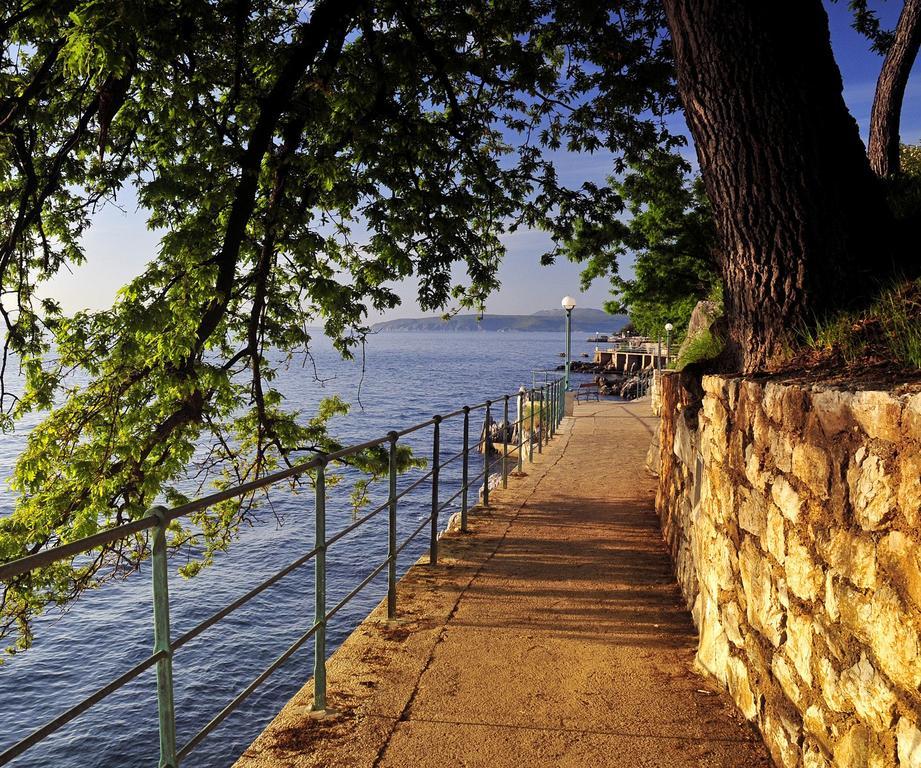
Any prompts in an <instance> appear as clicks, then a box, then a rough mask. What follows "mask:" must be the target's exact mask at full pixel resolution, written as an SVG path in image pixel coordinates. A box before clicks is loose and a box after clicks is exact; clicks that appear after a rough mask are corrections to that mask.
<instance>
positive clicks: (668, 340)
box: [665, 323, 675, 367]
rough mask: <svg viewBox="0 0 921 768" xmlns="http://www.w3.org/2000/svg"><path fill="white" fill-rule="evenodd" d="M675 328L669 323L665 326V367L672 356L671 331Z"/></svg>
mask: <svg viewBox="0 0 921 768" xmlns="http://www.w3.org/2000/svg"><path fill="white" fill-rule="evenodd" d="M674 330H675V326H674V325H672V324H671V323H666V324H665V366H666V367H668V361H669V358H670V357H671V354H672V331H674Z"/></svg>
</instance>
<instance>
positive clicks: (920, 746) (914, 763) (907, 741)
mask: <svg viewBox="0 0 921 768" xmlns="http://www.w3.org/2000/svg"><path fill="white" fill-rule="evenodd" d="M895 738H896V743H897V745H898V755H899V768H921V731H919V730H918V725H917V723H916V722H915V721H914V720H911V719H910V718H908V717H900V718H899V722H898V725H896V727H895Z"/></svg>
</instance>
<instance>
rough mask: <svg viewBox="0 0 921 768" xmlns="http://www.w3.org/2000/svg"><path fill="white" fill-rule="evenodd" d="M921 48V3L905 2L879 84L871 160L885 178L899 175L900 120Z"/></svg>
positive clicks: (869, 149) (872, 117)
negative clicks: (909, 79) (919, 48)
mask: <svg viewBox="0 0 921 768" xmlns="http://www.w3.org/2000/svg"><path fill="white" fill-rule="evenodd" d="M919 46H921V0H905V5H903V6H902V12H901V14H900V15H899V22H898V24H896V27H895V35H894V37H893V40H892V45H890V46H889V50H888V51H887V52H886V58H885V59H884V60H883V68H882V70H881V71H880V73H879V80H877V82H876V95H875V96H874V97H873V111H872V112H871V113H870V139H869V142H868V144H867V157H869V158H870V167H872V168H873V170H874V171H875V172H876V173H877V174H878V175H879V176H882V177H886V176H890V175H892V174H894V173H898V172H899V120H900V117H901V114H902V100H903V99H904V97H905V86H906V85H908V75H909V74H910V73H911V68H912V65H913V64H914V63H915V58H916V57H917V55H918V47H919Z"/></svg>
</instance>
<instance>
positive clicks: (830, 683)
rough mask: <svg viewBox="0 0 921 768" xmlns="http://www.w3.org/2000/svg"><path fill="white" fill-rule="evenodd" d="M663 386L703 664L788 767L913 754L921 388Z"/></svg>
mask: <svg viewBox="0 0 921 768" xmlns="http://www.w3.org/2000/svg"><path fill="white" fill-rule="evenodd" d="M660 393H661V403H662V406H661V408H662V422H661V425H660V445H661V447H662V448H661V451H660V464H659V489H658V494H657V499H656V506H657V511H658V513H659V516H660V519H661V521H662V529H663V535H664V536H665V539H666V541H667V543H668V546H669V549H670V551H671V553H672V557H673V560H674V563H675V570H676V574H677V576H678V581H679V584H680V585H681V588H682V591H683V592H684V595H685V598H686V599H687V601H688V604H689V606H690V607H691V609H692V615H693V618H694V622H695V624H696V625H697V627H698V630H699V633H700V640H699V647H698V652H697V663H698V665H699V667H700V668H701V670H702V671H704V672H705V673H706V674H708V675H710V676H712V677H713V678H714V679H716V680H717V681H719V683H720V684H721V685H723V686H724V687H725V688H726V689H727V690H728V691H729V693H730V695H731V696H732V698H733V700H734V701H735V703H736V705H737V706H738V708H739V710H740V712H741V713H742V714H743V715H744V716H745V717H746V718H748V719H749V720H750V721H752V722H753V723H754V724H755V725H756V726H757V727H758V728H759V729H760V730H761V732H762V734H763V735H764V738H765V741H766V743H767V745H768V747H769V749H770V750H771V753H772V755H773V757H774V760H775V762H776V763H777V764H778V765H782V766H786V767H788V768H792V767H793V766H809V768H813V767H815V768H818V767H819V766H829V765H836V766H854V767H855V768H856V766H912V768H921V529H919V527H918V522H919V517H921V394H901V395H900V394H895V393H887V392H868V391H861V392H847V391H841V390H836V389H832V388H827V387H820V386H814V385H803V384H797V383H777V382H762V381H755V380H746V379H740V378H727V377H717V376H710V377H705V378H704V380H703V399H702V401H701V402H700V403H699V406H697V407H695V406H692V405H691V403H692V402H693V399H692V397H691V396H690V394H689V393H688V392H687V390H686V389H684V387H683V386H682V384H681V381H680V377H679V376H678V375H677V374H668V373H667V374H665V375H664V376H663V377H662V379H661V385H660Z"/></svg>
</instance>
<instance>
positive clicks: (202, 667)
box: [0, 323, 595, 768]
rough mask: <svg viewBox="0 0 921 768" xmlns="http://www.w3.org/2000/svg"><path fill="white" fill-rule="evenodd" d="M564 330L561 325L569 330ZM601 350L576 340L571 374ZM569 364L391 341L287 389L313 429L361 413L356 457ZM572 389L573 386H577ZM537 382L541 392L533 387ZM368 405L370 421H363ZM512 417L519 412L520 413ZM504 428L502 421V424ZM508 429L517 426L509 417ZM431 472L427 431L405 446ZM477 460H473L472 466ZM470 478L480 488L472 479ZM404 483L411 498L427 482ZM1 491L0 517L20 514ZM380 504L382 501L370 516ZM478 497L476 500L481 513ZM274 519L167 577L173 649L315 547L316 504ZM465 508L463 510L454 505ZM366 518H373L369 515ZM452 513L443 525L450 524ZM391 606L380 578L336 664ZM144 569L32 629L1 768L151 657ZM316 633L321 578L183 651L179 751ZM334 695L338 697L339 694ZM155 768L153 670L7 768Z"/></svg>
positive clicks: (408, 503)
mask: <svg viewBox="0 0 921 768" xmlns="http://www.w3.org/2000/svg"><path fill="white" fill-rule="evenodd" d="M561 325H562V323H561ZM594 346H595V345H594V344H590V343H588V342H586V341H584V338H583V335H582V334H575V335H574V338H573V358H574V359H579V358H580V355H581V353H583V352H590V351H591V350H592V349H593V348H594ZM563 349H564V339H563V331H562V328H561V329H560V333H558V334H547V333H497V332H491V333H489V332H481V333H381V334H377V335H374V336H372V337H371V338H370V339H369V341H368V343H367V347H366V355H365V360H364V371H363V372H362V364H361V361H360V360H356V361H343V360H342V359H341V358H340V357H339V356H338V354H337V353H336V352H335V351H334V350H333V348H332V346H331V345H330V343H329V342H328V341H327V340H325V339H323V338H322V337H320V338H318V339H317V340H316V341H315V343H314V346H313V348H312V350H311V353H312V357H313V361H314V363H315V367H316V373H317V374H319V377H320V379H321V380H318V379H317V375H315V372H314V364H313V363H309V364H307V365H302V364H300V362H299V363H297V364H294V365H292V366H290V367H288V368H286V369H284V370H282V372H281V373H280V376H279V380H278V387H279V389H281V390H282V392H284V394H285V395H286V397H287V398H288V401H289V403H291V404H292V405H293V406H294V407H296V408H299V409H301V410H303V411H304V412H305V414H309V413H310V412H311V410H312V409H313V408H314V407H315V405H316V403H317V402H318V401H319V400H320V398H322V397H324V396H328V395H333V394H338V395H340V396H341V397H343V398H344V399H345V400H346V401H349V402H351V403H352V410H351V412H350V413H349V414H348V415H347V416H344V417H341V418H338V419H336V420H335V421H334V422H333V426H332V429H333V432H334V433H335V434H336V435H337V436H338V437H340V438H341V439H342V440H343V441H344V442H346V443H347V444H354V443H359V442H362V441H365V440H369V439H372V438H375V437H378V436H381V435H384V434H386V433H387V432H388V431H389V430H392V429H401V428H403V427H407V426H410V425H412V424H415V423H418V422H421V421H425V420H427V419H429V418H431V417H432V416H433V415H435V414H438V413H447V412H450V411H453V410H455V409H457V408H459V407H461V406H463V405H465V404H470V405H473V404H476V403H480V402H482V401H484V400H486V399H489V398H496V397H498V396H500V395H502V394H505V393H513V392H515V391H517V390H518V388H519V387H520V386H522V385H524V386H531V385H532V382H533V381H534V378H533V374H532V371H534V370H545V369H553V368H555V367H556V366H557V365H559V364H560V362H561V359H560V353H561V352H562V350H563ZM574 378H575V377H574ZM542 380H543V377H542V376H538V377H537V381H542ZM359 400H360V405H359ZM512 402H513V403H514V400H513V401H512ZM497 413H498V415H499V417H500V418H501V409H500V410H499V411H498V412H497ZM512 418H514V414H512ZM481 426H482V415H481V412H480V413H478V414H477V416H476V418H475V419H474V418H473V417H471V429H470V431H471V436H472V439H475V437H473V436H476V435H478V434H479V430H480V428H481ZM28 427H29V424H23V425H20V427H19V429H18V431H17V432H16V433H15V434H13V435H8V436H5V437H4V438H3V442H2V443H0V477H8V476H9V474H10V469H11V467H12V465H13V462H14V461H15V458H16V455H17V453H18V451H19V450H21V447H22V445H23V442H24V439H25V433H26V432H27V430H28ZM461 430H462V422H461V419H460V418H456V419H452V420H450V421H448V422H446V423H445V424H444V425H443V426H442V445H441V455H442V456H443V457H444V458H445V459H447V458H448V457H449V456H452V455H454V454H455V453H457V452H458V451H459V450H460V447H461V435H462V431H461ZM406 442H408V443H410V444H412V445H413V446H414V447H415V449H416V450H417V451H418V453H419V454H420V455H422V456H424V457H426V458H427V459H428V458H430V453H431V429H430V428H429V429H425V430H421V431H419V432H417V433H414V434H413V435H411V436H408V437H407V438H406ZM477 458H478V457H477ZM473 467H477V469H476V472H478V471H479V466H478V462H472V463H471V475H473V474H475V472H474V470H473ZM424 471H425V470H419V471H416V472H415V473H408V474H407V475H404V476H403V477H401V479H400V484H399V487H400V488H404V487H406V486H408V485H409V484H410V483H411V482H412V481H413V479H414V477H417V476H418V474H419V473H421V472H424ZM460 471H461V464H460V462H459V461H457V462H454V463H453V464H452V465H450V467H449V468H446V469H445V470H444V471H443V473H442V489H443V490H442V498H447V497H449V496H450V495H451V494H453V493H454V492H455V491H456V490H458V489H459V488H460ZM4 489H5V486H4V487H2V488H0V515H2V514H5V513H8V511H9V510H10V508H11V506H12V503H13V498H12V495H11V494H10V493H9V492H8V491H5V490H4ZM385 494H386V490H385V489H384V488H379V489H377V490H376V491H375V492H374V494H373V502H374V505H376V504H377V502H379V501H381V500H382V499H383V498H385ZM475 496H476V493H475V491H472V492H471V494H470V498H471V502H472V501H473V500H474V499H475ZM270 498H271V509H270V508H269V507H267V506H264V507H263V508H262V510H261V512H260V520H259V521H258V522H257V523H256V524H254V525H253V526H252V527H249V528H246V529H245V530H244V531H243V532H242V534H241V536H240V538H239V540H238V541H237V542H236V543H235V544H233V545H232V546H231V548H230V550H229V551H228V552H227V553H225V554H223V555H221V556H220V557H219V558H218V559H217V561H216V563H215V564H214V566H212V567H211V568H208V569H205V570H204V571H203V572H202V573H201V574H200V575H198V576H196V577H194V578H192V579H188V580H187V579H183V578H181V577H179V576H178V575H176V574H175V567H177V566H178V565H179V564H178V563H174V564H173V565H172V566H171V573H170V579H171V580H170V599H171V621H172V634H173V636H174V637H175V636H178V635H179V634H181V633H182V632H184V631H185V630H187V629H188V628H190V627H192V626H194V625H195V624H196V623H198V622H199V621H201V620H202V619H204V618H206V617H207V616H209V615H211V614H212V613H213V612H214V611H216V610H218V609H220V608H222V607H223V606H225V605H226V604H228V603H229V602H231V601H232V600H234V599H235V598H236V597H238V596H239V595H241V594H243V593H245V592H246V591H247V590H249V589H250V588H252V587H253V586H255V585H256V584H258V583H259V582H261V581H262V580H264V579H265V578H267V577H268V576H270V575H272V574H273V573H274V572H276V571H277V570H279V569H280V568H281V567H283V566H284V565H287V564H288V563H290V562H291V561H293V560H295V559H296V558H297V557H298V556H299V555H301V554H303V553H304V552H306V551H308V550H310V549H311V548H312V547H313V530H314V522H315V521H314V512H313V494H312V493H311V492H310V491H309V490H305V491H303V492H301V493H299V494H294V493H292V492H291V490H290V489H289V488H288V487H286V486H284V485H283V484H282V485H281V486H279V487H278V489H277V490H276V491H273V492H272V494H271V496H270ZM430 503H431V490H430V486H429V485H428V484H427V483H423V484H422V485H421V486H420V488H418V489H417V490H416V491H415V492H413V493H412V494H410V495H409V496H407V497H406V498H405V499H404V500H402V501H401V506H400V509H399V538H400V540H402V539H403V538H404V537H405V536H406V535H407V534H408V533H409V532H411V531H412V530H414V529H415V528H416V526H417V525H418V524H419V522H420V521H421V520H423V518H424V517H425V516H426V515H427V514H428V511H429V507H430ZM458 504H459V502H458ZM369 509H370V508H369ZM352 514H353V513H352V509H351V506H350V504H349V487H348V486H347V484H342V485H339V486H336V487H334V488H331V489H329V491H328V522H327V533H328V535H330V536H331V535H333V534H334V533H336V532H337V531H338V530H341V529H342V528H344V527H345V526H346V525H348V524H349V522H351V520H352V519H353V517H352ZM449 515H450V512H447V513H444V515H443V517H442V518H441V523H442V524H444V523H446V522H447V519H448V517H449ZM386 542H387V517H386V513H382V514H380V515H378V516H377V517H375V518H373V519H372V520H371V521H369V522H368V523H367V524H366V525H363V526H361V527H360V528H359V529H358V530H357V531H356V532H355V533H353V534H352V535H350V536H348V537H346V538H344V539H342V540H341V541H340V542H337V543H336V544H334V545H333V546H332V547H331V548H330V550H329V553H328V569H329V570H328V589H329V591H328V597H327V606H328V607H332V606H334V605H335V604H336V603H337V602H338V601H339V600H340V599H341V598H342V597H344V596H345V595H346V594H347V593H348V592H349V591H350V590H351V589H352V588H354V587H355V586H356V585H357V584H358V583H359V582H360V581H361V580H362V579H363V578H364V577H365V576H366V575H367V574H368V573H370V572H371V571H372V570H373V569H374V567H375V566H376V565H377V564H379V563H380V562H381V561H382V560H383V559H384V557H385V556H386V549H387V544H386ZM427 545H428V536H427V533H426V532H425V531H423V533H422V534H420V535H419V536H418V537H417V538H416V539H415V540H414V542H413V544H411V545H410V546H409V547H407V548H406V549H405V550H404V551H403V553H402V555H401V557H400V561H399V572H400V573H403V572H405V570H406V569H407V568H408V567H409V566H410V565H411V564H412V563H413V562H415V560H417V559H418V558H419V556H420V555H421V554H422V553H423V552H425V551H426V548H427ZM385 594H386V573H382V574H381V575H380V576H379V577H378V578H377V579H376V580H375V581H373V582H372V583H371V584H370V585H369V586H368V587H366V588H365V590H364V591H363V592H362V593H360V594H359V595H358V596H357V597H356V598H355V599H354V600H353V601H351V602H350V603H349V604H348V605H346V607H345V608H343V610H342V611H340V612H339V613H338V614H337V615H336V616H335V617H334V618H333V619H332V620H331V622H330V626H329V629H328V638H329V641H328V642H329V648H328V651H329V653H332V652H333V651H334V650H335V649H336V648H337V647H338V646H339V645H340V644H341V643H342V641H343V640H344V639H345V638H346V637H347V636H348V635H349V633H350V632H351V631H352V630H353V629H354V628H355V627H356V626H357V625H358V624H359V623H360V622H361V621H362V619H364V617H365V616H366V615H367V614H368V613H369V612H370V611H371V610H372V609H373V608H374V606H375V605H377V603H378V602H379V601H380V600H381V599H382V597H383V596H384V595H385ZM151 605H152V604H151V588H150V568H149V565H148V564H145V566H144V568H143V569H142V570H141V572H140V573H137V574H134V575H132V576H131V577H129V578H127V579H126V580H124V581H121V582H117V583H112V584H108V585H106V586H104V587H103V588H101V589H99V590H97V591H94V592H92V593H89V594H86V595H84V596H83V597H81V598H80V599H79V600H78V601H77V602H76V603H75V604H73V605H72V606H71V607H70V609H69V610H68V611H67V612H66V613H65V614H63V615H62V614H60V613H49V614H48V615H46V616H45V617H43V618H42V619H41V620H39V621H38V622H37V624H36V626H35V635H36V639H35V644H34V646H33V647H32V648H31V649H29V650H28V651H26V652H24V653H21V654H19V655H16V656H14V657H12V658H11V659H9V660H8V661H6V662H5V663H4V664H2V665H0V752H2V751H3V749H5V748H6V747H8V746H10V745H11V744H12V743H14V742H15V741H17V740H18V739H20V738H22V737H23V736H25V735H27V734H28V733H29V732H31V731H32V730H33V729H35V728H36V727H38V726H40V725H41V724H43V723H44V722H46V721H47V720H49V719H51V718H52V717H54V716H56V715H58V714H60V713H61V712H63V711H64V710H66V709H67V708H68V707H70V706H72V705H73V704H74V703H76V702H77V701H79V700H80V699H82V698H83V697H85V696H86V695H88V694H89V693H91V692H93V691H94V690H95V689H97V688H98V687H100V686H102V685H104V684H105V683H107V682H108V681H109V680H111V679H112V678H114V677H116V676H118V675H119V674H121V673H122V672H124V671H126V670H127V669H129V668H130V667H131V666H133V665H134V664H136V663H137V662H139V661H141V660H142V659H144V658H145V657H146V656H148V655H149V654H150V652H151V647H152V608H151ZM312 621H313V565H312V563H311V564H308V565H306V566H304V567H302V568H300V569H298V570H296V571H294V572H293V573H292V574H290V575H288V576H287V577H286V578H285V579H283V580H282V581H281V582H279V583H278V584H276V585H274V586H273V587H271V588H270V589H269V590H267V591H266V592H263V593H262V594H261V595H260V596H259V597H257V598H255V599H254V600H252V601H251V602H249V603H248V604H246V605H245V606H243V607H242V608H240V609H238V610H237V611H236V612H235V613H232V614H231V615H230V616H229V617H228V618H226V619H224V620H223V621H222V622H220V623H218V624H217V625H216V626H214V627H212V628H211V629H209V630H207V631H206V632H205V633H204V634H202V635H200V636H199V637H198V638H196V639H195V640H193V641H191V642H190V643H189V644H187V645H186V646H184V647H183V648H181V649H179V650H178V651H177V652H176V655H175V658H174V676H175V685H176V688H175V704H176V712H177V729H178V743H179V746H182V745H183V744H185V743H186V742H187V741H188V740H189V738H191V737H192V736H193V735H194V734H195V733H196V732H197V731H198V729H200V728H201V727H202V726H203V725H204V724H205V723H207V722H208V721H209V720H210V719H211V718H212V717H213V716H214V715H215V714H216V713H217V712H218V711H220V710H221V709H222V708H223V707H224V705H225V704H226V703H228V702H229V701H230V700H231V699H232V698H233V697H234V696H235V695H236V694H237V693H238V692H239V691H240V690H242V689H243V688H244V687H245V686H246V685H247V684H249V683H250V682H251V681H252V680H253V679H254V678H255V677H256V676H258V675H259V674H260V673H261V672H262V671H263V670H264V669H265V668H266V667H267V666H268V665H269V664H270V663H271V662H272V661H273V660H274V659H275V658H276V657H277V656H278V655H279V654H280V653H282V651H284V650H285V649H286V648H287V647H288V645H290V643H291V642H293V641H294V640H295V639H296V638H297V637H298V636H300V635H301V634H303V633H304V632H305V631H306V630H307V628H309V626H310V625H311V623H312ZM312 659H313V648H312V645H311V644H310V643H307V644H305V645H304V646H303V647H302V648H301V649H300V650H299V651H298V652H297V653H296V654H295V655H294V656H293V657H292V658H291V659H290V660H289V661H288V662H287V663H286V664H285V665H284V666H283V667H282V668H281V669H279V670H278V671H277V672H275V674H274V675H273V676H272V677H271V678H270V679H269V680H268V682H266V683H265V684H264V685H263V686H262V687H260V688H259V689H258V690H257V691H256V692H255V693H254V694H253V695H252V696H251V697H250V698H249V699H248V700H247V702H246V703H244V704H243V706H242V707H241V708H240V709H238V710H237V711H236V712H235V713H234V714H232V715H231V716H230V717H229V718H228V719H227V720H226V721H224V723H222V724H221V726H219V727H218V729H217V730H216V731H214V732H213V733H212V734H211V735H210V736H208V738H207V739H206V740H205V741H204V742H202V743H201V744H200V745H199V746H198V747H197V749H196V750H195V751H194V752H193V753H192V754H191V755H190V756H189V757H188V758H187V759H186V761H185V762H184V763H183V766H184V767H185V766H201V767H202V768H222V767H223V766H228V765H231V764H232V763H233V762H234V760H235V759H236V758H237V757H238V756H239V755H240V754H241V753H242V752H243V750H245V749H246V747H247V746H248V745H249V744H250V743H251V742H252V741H253V739H255V737H256V736H257V735H258V734H259V733H260V732H261V731H262V729H263V728H264V727H265V726H266V724H267V723H268V722H269V721H270V720H271V719H272V718H273V717H274V715H275V714H276V713H277V712H278V710H279V709H280V708H281V707H282V706H283V705H284V703H285V702H286V701H287V700H288V699H289V698H290V697H291V696H292V695H293V694H294V693H295V692H296V691H297V690H298V689H299V688H300V687H301V686H302V685H303V684H304V682H305V681H306V680H307V679H308V678H309V677H310V676H311V673H312V664H313V661H312ZM335 685H336V681H335V679H331V680H330V681H329V687H330V690H334V689H335ZM157 760H158V735H157V708H156V696H155V673H154V671H153V670H152V669H151V670H148V671H147V672H145V673H143V674H142V675H141V676H140V677H139V678H137V679H136V680H134V681H133V682H132V683H130V684H128V685H127V686H125V687H124V688H122V689H121V690H119V691H118V692H116V693H114V694H112V695H111V696H109V697H108V698H107V699H105V700H104V701H103V702H102V703H100V704H97V705H96V706H95V707H94V708H92V709H91V710H89V711H88V712H86V713H85V714H83V715H81V716H80V717H78V718H77V719H76V720H74V721H72V722H71V723H70V724H68V725H67V726H65V727H64V728H63V729H62V730H60V731H58V732H57V733H56V734H54V735H53V736H51V737H50V738H48V739H47V740H46V741H44V742H42V743H41V744H40V745H39V746H37V747H34V748H33V749H31V750H29V751H28V752H26V753H25V754H24V755H22V756H21V757H19V758H18V759H17V760H15V761H13V763H12V765H15V766H19V768H26V767H27V766H35V767H36V768H37V767H38V766H41V767H42V768H45V767H46V766H54V767H55V768H71V767H72V768H94V767H96V766H100V767H102V766H105V768H109V767H113V768H114V767H115V766H117V767H118V768H133V767H135V766H138V767H140V766H155V765H156V764H157Z"/></svg>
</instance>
